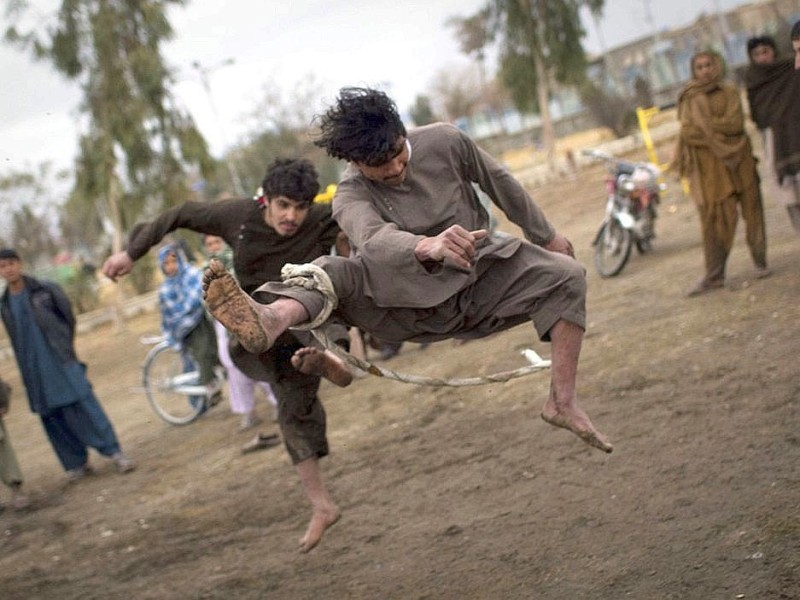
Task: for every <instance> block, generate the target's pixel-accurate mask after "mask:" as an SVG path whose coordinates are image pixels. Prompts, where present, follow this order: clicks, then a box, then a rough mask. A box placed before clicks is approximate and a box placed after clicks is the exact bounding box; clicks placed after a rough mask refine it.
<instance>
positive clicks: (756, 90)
mask: <svg viewBox="0 0 800 600" xmlns="http://www.w3.org/2000/svg"><path fill="white" fill-rule="evenodd" d="M745 85H746V86H747V100H748V102H749V103H750V114H751V115H752V117H753V121H754V122H755V123H756V125H757V126H758V127H759V128H760V129H765V128H767V127H771V128H772V133H773V140H774V156H775V170H776V172H777V175H778V180H779V181H780V180H781V179H782V178H783V176H784V175H794V174H796V173H797V172H798V171H800V71H796V70H795V69H794V60H793V59H784V60H780V61H777V62H775V63H773V64H771V65H756V64H751V65H750V66H749V67H748V68H747V71H746V72H745Z"/></svg>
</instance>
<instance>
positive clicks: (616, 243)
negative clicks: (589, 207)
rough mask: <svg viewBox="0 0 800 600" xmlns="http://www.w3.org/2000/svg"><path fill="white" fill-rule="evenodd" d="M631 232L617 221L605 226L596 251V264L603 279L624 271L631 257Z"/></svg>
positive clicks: (601, 231)
mask: <svg viewBox="0 0 800 600" xmlns="http://www.w3.org/2000/svg"><path fill="white" fill-rule="evenodd" d="M632 245H633V240H632V236H631V232H630V230H628V229H625V228H624V227H623V226H622V225H620V224H619V223H618V222H617V221H609V222H608V223H606V224H605V225H603V227H602V229H601V230H600V235H599V236H597V245H596V246H595V249H594V264H595V267H597V272H598V273H600V275H601V276H602V277H613V276H614V275H617V274H619V272H620V271H622V269H623V267H624V266H625V263H627V262H628V258H629V257H630V255H631V246H632Z"/></svg>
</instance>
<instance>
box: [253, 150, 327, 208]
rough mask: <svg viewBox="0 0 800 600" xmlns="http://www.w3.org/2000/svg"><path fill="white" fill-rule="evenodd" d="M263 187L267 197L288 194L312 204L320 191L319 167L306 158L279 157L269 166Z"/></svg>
mask: <svg viewBox="0 0 800 600" xmlns="http://www.w3.org/2000/svg"><path fill="white" fill-rule="evenodd" d="M261 189H262V192H263V193H264V195H265V196H266V197H267V198H276V197H278V196H286V197H287V198H289V199H290V200H294V201H295V202H307V203H309V204H311V203H312V202H313V201H314V196H316V195H317V194H318V193H319V177H318V175H317V169H316V168H314V164H313V163H312V162H311V161H310V160H308V159H305V158H278V159H276V160H275V161H274V162H273V163H272V164H271V165H270V166H269V167H267V174H266V175H264V181H263V182H261Z"/></svg>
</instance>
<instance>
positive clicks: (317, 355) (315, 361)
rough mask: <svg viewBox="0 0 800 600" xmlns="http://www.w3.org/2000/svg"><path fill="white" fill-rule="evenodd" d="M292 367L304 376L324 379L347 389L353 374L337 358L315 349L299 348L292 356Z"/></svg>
mask: <svg viewBox="0 0 800 600" xmlns="http://www.w3.org/2000/svg"><path fill="white" fill-rule="evenodd" d="M292 366H293V367H294V368H295V369H297V370H298V371H300V372H301V373H305V374H306V375H316V376H318V377H324V378H325V379H327V380H328V381H330V382H331V383H334V384H336V385H338V386H339V387H347V386H348V385H350V383H352V381H353V374H352V373H351V372H350V371H349V370H348V368H347V366H346V365H345V364H344V363H343V362H342V361H341V360H340V359H339V357H338V356H336V355H334V354H333V353H331V352H328V351H326V350H318V349H317V348H300V349H299V350H298V351H297V352H295V353H294V355H293V356H292Z"/></svg>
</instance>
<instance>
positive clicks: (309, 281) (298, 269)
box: [281, 263, 550, 387]
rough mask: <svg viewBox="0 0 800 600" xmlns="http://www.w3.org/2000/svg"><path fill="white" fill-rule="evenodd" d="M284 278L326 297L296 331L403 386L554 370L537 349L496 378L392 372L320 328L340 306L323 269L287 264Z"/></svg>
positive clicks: (502, 379)
mask: <svg viewBox="0 0 800 600" xmlns="http://www.w3.org/2000/svg"><path fill="white" fill-rule="evenodd" d="M281 279H282V280H283V283H285V284H286V285H294V286H300V287H303V288H305V289H307V290H316V291H318V292H320V293H321V294H322V295H323V297H324V298H325V306H324V307H323V309H322V311H321V312H320V313H319V314H318V315H317V316H316V318H314V319H313V320H311V321H309V322H308V323H302V324H300V325H295V326H294V327H292V329H298V330H301V331H311V333H312V335H313V336H314V337H315V338H316V339H317V341H318V342H319V343H320V344H322V346H323V347H324V348H325V349H326V350H330V351H331V352H333V353H334V354H336V355H337V356H338V357H339V358H341V359H342V360H343V361H345V362H346V363H347V364H349V365H350V366H352V367H356V368H358V369H361V370H362V371H365V372H367V373H369V374H370V375H375V376H376V377H385V378H387V379H393V380H395V381H400V382H402V383H413V384H415V385H427V386H432V387H464V386H472V385H485V384H487V383H501V382H505V381H509V380H511V379H516V378H518V377H524V376H525V375H528V374H530V373H535V372H536V371H542V370H544V369H549V368H550V361H549V360H544V359H542V358H541V357H540V356H539V355H538V354H536V352H534V351H533V350H530V349H525V350H522V355H523V356H524V357H525V358H526V359H527V361H528V362H529V363H530V364H529V365H527V366H524V367H520V368H519V369H515V370H513V371H501V372H500V373H494V374H492V375H481V376H478V377H466V378H455V379H441V378H439V377H427V376H423V375H408V374H404V373H398V372H397V371H392V370H391V369H385V368H383V367H379V366H378V365H375V364H373V363H371V362H369V361H367V360H362V359H360V358H358V357H356V356H353V355H352V354H350V353H349V352H346V351H345V350H344V349H343V348H342V347H341V346H339V345H337V344H335V343H334V342H333V341H331V339H330V338H329V337H328V336H327V335H326V334H325V332H324V331H322V329H320V328H321V327H322V325H323V324H324V323H325V321H327V320H328V317H330V315H331V313H332V312H333V311H334V309H335V308H336V307H337V306H338V305H339V299H338V298H337V296H336V291H335V290H334V289H333V282H331V279H330V277H329V276H328V274H327V273H326V272H325V271H324V270H323V269H322V268H321V267H318V266H317V265H314V264H304V265H295V264H290V263H287V264H285V265H284V266H283V269H281Z"/></svg>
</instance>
